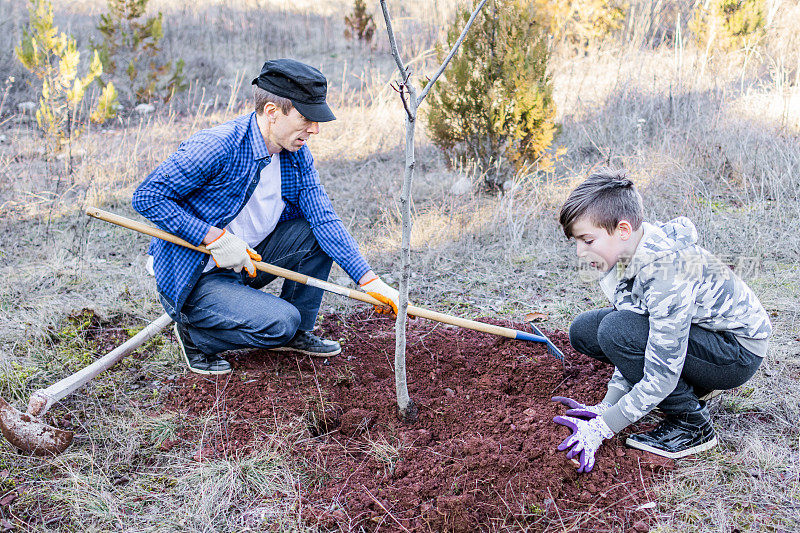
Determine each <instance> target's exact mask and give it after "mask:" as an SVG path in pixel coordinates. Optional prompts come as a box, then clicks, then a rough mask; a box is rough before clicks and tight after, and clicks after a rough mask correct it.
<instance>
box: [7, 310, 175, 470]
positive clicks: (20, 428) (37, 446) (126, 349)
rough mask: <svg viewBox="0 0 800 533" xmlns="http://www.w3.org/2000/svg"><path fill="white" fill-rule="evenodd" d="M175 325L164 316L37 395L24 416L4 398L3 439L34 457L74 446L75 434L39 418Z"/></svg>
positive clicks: (36, 393) (54, 453)
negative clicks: (66, 397) (171, 325)
mask: <svg viewBox="0 0 800 533" xmlns="http://www.w3.org/2000/svg"><path fill="white" fill-rule="evenodd" d="M170 323H172V319H171V318H170V317H169V315H167V314H163V315H161V316H160V317H158V318H157V319H156V320H154V321H153V322H151V323H150V324H148V325H147V327H145V328H144V329H143V330H142V331H140V332H139V333H137V334H136V335H134V336H133V337H131V338H130V339H128V340H127V341H126V342H125V343H124V344H121V345H120V346H118V347H117V348H115V349H114V350H112V351H110V352H109V353H107V354H106V355H104V356H103V357H101V358H100V359H98V360H97V361H95V362H94V363H92V364H90V365H89V366H87V367H85V368H82V369H81V370H79V371H77V372H75V373H74V374H72V375H70V376H67V377H65V378H64V379H62V380H61V381H59V382H58V383H55V384H53V385H50V386H49V387H47V388H46V389H39V390H37V391H36V392H34V393H33V395H32V396H31V399H30V401H29V402H28V410H27V411H26V412H24V413H22V412H20V411H18V410H16V409H14V408H13V407H12V406H11V405H9V404H8V402H6V401H5V400H4V399H3V398H0V429H2V432H3V436H4V437H5V438H6V440H8V442H10V443H11V444H12V445H14V446H15V447H16V448H19V449H20V450H22V451H23V452H26V453H31V454H33V455H58V454H59V453H61V452H63V451H64V450H66V449H67V447H68V446H69V445H70V444H71V443H72V437H73V432H72V431H67V430H64V429H58V428H55V427H53V426H48V425H47V424H45V423H44V422H42V421H41V420H40V419H39V418H38V417H41V416H42V415H44V414H45V413H46V412H47V411H48V410H49V409H50V407H51V406H52V405H53V403H54V402H57V401H59V400H61V399H62V398H64V397H65V396H68V395H69V394H71V393H72V392H74V391H76V390H78V389H79V388H81V387H82V386H83V385H85V384H86V383H87V382H89V381H90V380H92V379H93V378H94V377H95V376H97V375H98V374H100V373H101V372H104V371H105V370H108V369H109V368H111V367H112V366H114V365H115V364H116V363H117V362H118V361H119V360H120V359H122V358H123V357H125V356H126V355H128V354H129V353H131V352H132V351H134V350H135V349H136V348H138V347H139V346H141V345H142V344H144V343H145V342H147V341H148V340H150V339H151V338H153V337H154V336H155V335H156V334H157V333H158V332H159V331H161V330H162V329H164V328H165V327H167V326H168V325H169V324H170Z"/></svg>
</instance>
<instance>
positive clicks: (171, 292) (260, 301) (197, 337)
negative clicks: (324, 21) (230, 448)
mask: <svg viewBox="0 0 800 533" xmlns="http://www.w3.org/2000/svg"><path fill="white" fill-rule="evenodd" d="M253 85H254V89H253V91H254V96H255V111H254V112H253V113H250V114H247V115H243V116H240V117H238V118H235V119H233V120H231V121H230V122H226V123H225V124H222V125H220V126H217V127H214V128H210V129H207V130H203V131H200V132H198V133H196V134H194V135H193V136H192V137H190V138H189V139H188V140H187V141H185V142H183V143H182V144H181V145H180V146H179V147H178V150H177V151H176V152H175V153H173V154H172V155H171V156H170V157H169V158H167V160H166V161H164V162H163V163H162V164H161V165H159V166H158V168H156V169H155V170H154V171H153V172H152V173H151V174H150V175H149V176H148V177H147V179H145V180H144V182H143V183H142V184H141V185H140V186H139V187H138V188H137V189H136V192H135V193H134V195H133V207H134V208H135V209H136V210H137V211H138V212H139V213H141V214H142V215H143V216H145V217H146V218H148V219H150V220H151V221H153V222H154V223H155V224H157V225H158V226H159V227H160V228H162V229H164V230H166V231H168V232H170V233H173V234H175V235H177V236H179V237H181V238H183V239H184V240H187V241H189V242H190V243H192V244H194V245H200V244H205V245H206V247H207V248H208V250H209V251H210V252H211V255H212V258H211V260H210V258H209V256H208V255H206V254H203V253H200V252H196V251H194V250H191V249H188V248H185V247H181V246H177V245H174V244H171V243H169V242H166V241H163V240H160V239H153V241H152V242H151V244H150V251H149V253H150V254H151V255H152V256H153V269H154V271H155V276H156V284H157V287H158V292H159V296H160V300H161V303H162V305H163V306H164V309H165V310H166V311H167V313H169V315H170V316H171V317H172V318H173V319H174V320H175V322H176V324H175V332H176V336H177V337H178V342H179V345H180V349H181V353H182V355H183V358H184V360H185V361H186V364H187V365H188V367H189V370H191V371H192V372H197V373H200V374H226V373H228V372H230V371H231V366H230V364H229V363H228V361H226V360H225V359H223V358H222V357H221V356H220V355H219V354H220V353H221V352H224V351H226V350H232V349H241V348H267V349H273V350H293V351H296V352H300V353H303V354H308V355H312V356H318V357H330V356H334V355H336V354H338V353H340V352H341V347H340V346H339V343H338V342H335V341H331V340H326V339H322V338H320V337H318V336H316V335H314V334H313V333H312V330H313V328H314V322H315V321H316V317H317V312H318V310H319V306H320V303H321V301H322V295H323V291H322V290H320V289H317V288H314V287H309V286H306V285H302V284H298V283H296V282H292V281H289V280H285V281H284V283H283V287H282V290H281V295H280V297H276V296H274V295H271V294H267V293H265V292H263V291H260V290H258V289H260V288H262V287H264V286H265V285H266V284H267V283H269V282H271V281H272V280H273V279H275V276H272V275H269V274H267V273H265V272H258V271H257V270H256V268H255V265H254V264H253V261H260V260H262V258H263V260H264V261H265V262H268V263H272V264H274V265H277V266H280V267H283V268H287V269H289V270H294V271H296V272H300V273H302V274H306V275H308V276H311V277H315V278H320V279H327V277H328V274H329V272H330V268H331V264H332V261H336V262H337V263H338V264H339V265H340V266H341V267H342V268H343V269H344V270H345V272H347V273H348V274H349V275H350V277H351V278H352V279H353V280H354V281H356V282H358V284H359V285H360V286H361V288H362V289H364V290H365V291H367V292H368V293H369V294H371V295H372V296H374V297H375V298H377V299H378V300H380V301H382V302H384V303H385V304H387V306H390V307H391V308H392V310H393V311H394V312H395V313H396V312H397V300H398V292H397V291H396V290H395V289H393V288H392V287H389V286H388V285H386V284H385V283H384V282H383V281H381V279H380V278H379V277H378V276H377V275H376V274H375V273H374V272H373V271H372V269H371V268H370V266H369V264H368V263H367V261H366V260H365V259H364V258H363V257H362V256H361V254H360V253H359V251H358V246H357V244H356V242H355V240H354V239H353V237H352V236H351V235H350V234H349V233H348V232H347V230H346V229H345V228H344V226H343V225H342V221H341V219H340V218H339V216H338V215H337V214H336V213H335V212H334V210H333V206H332V205H331V202H330V199H329V198H328V195H327V194H326V193H325V189H324V188H323V187H322V184H321V183H320V181H319V174H318V173H317V171H316V169H315V168H314V159H313V158H312V156H311V152H310V151H309V149H308V146H306V142H307V141H308V138H309V137H310V136H311V135H315V134H317V133H319V123H320V122H328V121H331V120H335V118H336V117H334V115H333V113H332V112H331V110H330V108H329V107H328V105H327V103H326V102H325V97H326V94H327V81H326V79H325V77H324V76H323V75H322V73H320V72H319V71H318V70H317V69H315V68H313V67H310V66H308V65H305V64H303V63H300V62H298V61H295V60H291V59H277V60H272V61H267V62H266V63H264V66H263V68H262V69H261V73H260V74H259V76H258V77H257V78H255V79H254V80H253ZM381 310H382V311H383V310H385V311H387V312H388V307H387V308H385V309H381Z"/></svg>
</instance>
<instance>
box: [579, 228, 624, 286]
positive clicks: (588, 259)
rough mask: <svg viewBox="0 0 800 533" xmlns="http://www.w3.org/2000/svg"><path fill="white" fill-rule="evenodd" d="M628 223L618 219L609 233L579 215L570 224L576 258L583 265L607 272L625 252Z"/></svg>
mask: <svg viewBox="0 0 800 533" xmlns="http://www.w3.org/2000/svg"><path fill="white" fill-rule="evenodd" d="M629 227H630V225H629V224H628V222H627V221H620V223H619V224H618V225H617V227H616V228H615V229H614V231H613V232H612V233H611V234H609V233H608V232H607V231H606V230H605V229H604V228H601V227H598V226H595V225H594V224H593V223H592V222H591V221H590V220H589V219H588V217H585V216H583V217H580V218H578V219H577V220H576V221H575V222H574V223H573V224H572V235H574V236H575V244H576V245H577V252H578V260H579V261H580V262H581V263H582V264H583V265H588V266H589V267H590V268H592V269H596V270H599V271H601V272H608V271H609V270H611V268H612V267H613V266H614V265H616V264H617V262H618V261H619V260H620V259H621V258H622V257H623V256H624V255H625V254H626V253H627V244H626V243H627V239H628V237H629V236H630V231H628V230H629Z"/></svg>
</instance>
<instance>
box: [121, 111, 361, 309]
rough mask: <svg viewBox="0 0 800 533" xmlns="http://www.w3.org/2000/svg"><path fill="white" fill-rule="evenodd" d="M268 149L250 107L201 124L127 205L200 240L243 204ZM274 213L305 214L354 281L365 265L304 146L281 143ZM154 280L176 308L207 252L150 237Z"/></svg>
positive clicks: (283, 216)
mask: <svg viewBox="0 0 800 533" xmlns="http://www.w3.org/2000/svg"><path fill="white" fill-rule="evenodd" d="M269 157H270V154H269V152H268V151H267V146H266V144H265V143H264V137H263V136H262V135H261V131H260V130H259V128H258V124H257V123H256V114H255V113H250V114H249V115H242V116H240V117H237V118H235V119H234V120H231V121H230V122H226V123H225V124H221V125H219V126H216V127H214V128H210V129H207V130H202V131H200V132H198V133H196V134H194V135H192V136H191V137H190V138H189V139H188V140H186V141H184V142H183V143H181V145H180V146H179V147H178V150H177V151H176V152H175V153H173V154H172V155H171V156H169V158H167V160H166V161H164V162H163V163H161V165H159V166H158V168H156V169H155V170H154V171H153V172H152V173H151V174H150V175H149V176H148V177H147V179H145V180H144V182H142V184H141V185H139V187H137V189H136V191H135V192H134V193H133V207H134V209H136V210H137V211H138V212H139V213H141V214H142V215H143V216H145V217H146V218H148V219H150V220H151V221H153V222H154V223H155V224H156V225H157V226H158V227H160V228H161V229H163V230H165V231H168V232H170V233H173V234H175V235H177V236H178V237H181V238H182V239H184V240H186V241H189V242H190V243H192V244H194V245H196V246H199V245H200V244H202V241H203V238H204V237H205V236H206V234H207V233H208V230H209V229H210V228H211V226H216V227H218V228H224V227H225V226H227V225H228V223H229V222H230V221H231V220H233V219H234V218H235V217H236V215H237V214H238V213H239V211H241V210H242V208H243V207H244V205H245V204H246V203H247V200H248V199H249V198H250V195H251V194H252V193H253V190H254V189H255V188H256V185H258V181H259V178H260V174H261V170H262V169H263V168H264V167H265V166H266V164H267V162H268V161H269ZM280 158H281V159H280V162H281V196H282V197H283V201H284V202H285V204H286V207H285V208H284V210H283V213H282V214H281V218H280V221H284V220H291V219H294V218H300V217H302V218H304V219H306V220H307V221H308V222H309V225H310V226H311V229H312V231H313V232H314V236H315V237H316V238H317V242H319V245H320V247H322V249H323V250H324V251H325V253H327V254H328V255H329V256H330V257H331V258H332V259H333V260H334V261H336V262H337V263H338V264H339V266H341V267H342V268H343V269H344V270H345V272H347V273H348V274H349V275H350V277H351V278H353V280H354V281H358V280H359V279H361V277H362V276H363V275H364V274H365V273H366V272H367V271H368V270H370V266H369V264H367V262H366V260H365V259H364V258H363V257H362V255H361V254H360V253H359V251H358V245H357V244H356V242H355V240H354V239H353V237H352V236H351V235H350V234H349V233H348V232H347V230H346V229H345V228H344V225H343V224H342V220H341V218H339V216H338V215H337V214H336V212H335V211H334V210H333V206H332V205H331V201H330V199H329V198H328V195H327V193H326V192H325V189H324V188H323V187H322V184H321V183H320V181H319V174H318V173H317V171H316V169H315V168H314V158H313V157H312V156H311V152H310V151H309V149H308V146H303V147H302V148H301V149H300V150H298V151H297V152H289V151H287V150H282V151H281V152H280ZM149 253H150V254H151V255H152V256H153V259H154V264H153V268H154V270H155V273H156V284H157V285H158V290H159V292H160V293H161V295H162V296H164V297H165V298H166V299H167V300H168V303H170V304H171V305H173V306H174V308H173V309H169V308H168V309H167V311H169V312H170V313H169V314H170V315H172V316H173V318H174V317H175V316H177V315H178V313H179V312H180V310H181V308H182V307H183V304H184V302H185V301H186V298H187V297H188V296H189V293H190V292H191V290H192V288H193V287H194V285H195V283H196V282H197V280H198V278H199V277H200V274H202V272H203V269H204V268H205V265H206V263H207V262H208V260H209V256H208V255H206V254H203V253H201V252H197V251H195V250H191V249H189V248H185V247H183V246H178V245H176V244H172V243H169V242H167V241H163V240H161V239H153V240H152V241H151V243H150V250H149Z"/></svg>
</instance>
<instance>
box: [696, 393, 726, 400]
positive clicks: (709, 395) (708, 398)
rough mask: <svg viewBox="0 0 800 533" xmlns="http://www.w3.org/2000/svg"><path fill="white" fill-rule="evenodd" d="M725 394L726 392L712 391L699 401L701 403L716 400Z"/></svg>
mask: <svg viewBox="0 0 800 533" xmlns="http://www.w3.org/2000/svg"><path fill="white" fill-rule="evenodd" d="M723 392H725V391H724V390H712V391H711V392H709V393H708V394H704V395H702V396H700V397H699V398H697V399H698V400H700V401H701V402H705V401H708V400H710V399H711V398H716V397H717V396H719V395H720V394H722V393H723Z"/></svg>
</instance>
